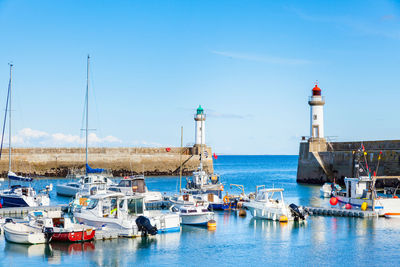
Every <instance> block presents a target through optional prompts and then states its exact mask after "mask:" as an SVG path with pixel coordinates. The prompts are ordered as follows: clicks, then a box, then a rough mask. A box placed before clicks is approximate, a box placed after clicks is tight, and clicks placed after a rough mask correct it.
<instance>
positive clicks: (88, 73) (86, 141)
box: [85, 55, 90, 174]
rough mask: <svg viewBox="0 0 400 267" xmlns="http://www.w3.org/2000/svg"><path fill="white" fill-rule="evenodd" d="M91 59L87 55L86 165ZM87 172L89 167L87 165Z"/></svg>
mask: <svg viewBox="0 0 400 267" xmlns="http://www.w3.org/2000/svg"><path fill="white" fill-rule="evenodd" d="M89 60H90V56H89V55H88V56H87V67H86V129H85V132H86V166H87V165H88V164H89V162H88V131H89ZM86 174H87V167H86Z"/></svg>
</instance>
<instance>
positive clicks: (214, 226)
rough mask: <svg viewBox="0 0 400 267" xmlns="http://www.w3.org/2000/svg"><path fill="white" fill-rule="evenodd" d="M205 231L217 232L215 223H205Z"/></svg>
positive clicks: (210, 221) (213, 221)
mask: <svg viewBox="0 0 400 267" xmlns="http://www.w3.org/2000/svg"><path fill="white" fill-rule="evenodd" d="M207 229H208V230H210V231H215V230H217V222H216V221H215V220H209V221H208V222H207Z"/></svg>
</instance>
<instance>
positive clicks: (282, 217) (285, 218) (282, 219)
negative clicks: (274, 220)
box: [279, 215, 288, 222]
mask: <svg viewBox="0 0 400 267" xmlns="http://www.w3.org/2000/svg"><path fill="white" fill-rule="evenodd" d="M287 221H288V218H287V217H286V216H285V215H282V216H281V217H279V222H287Z"/></svg>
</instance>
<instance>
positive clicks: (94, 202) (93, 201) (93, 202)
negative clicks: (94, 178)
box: [86, 199, 99, 210]
mask: <svg viewBox="0 0 400 267" xmlns="http://www.w3.org/2000/svg"><path fill="white" fill-rule="evenodd" d="M97 203H99V200H98V199H90V200H89V204H88V205H87V208H86V209H88V210H91V209H94V208H95V207H96V206H97Z"/></svg>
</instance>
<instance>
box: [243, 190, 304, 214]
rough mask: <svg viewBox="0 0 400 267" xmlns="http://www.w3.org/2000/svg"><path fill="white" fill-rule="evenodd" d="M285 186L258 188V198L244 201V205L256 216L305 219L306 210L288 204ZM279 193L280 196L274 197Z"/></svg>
mask: <svg viewBox="0 0 400 267" xmlns="http://www.w3.org/2000/svg"><path fill="white" fill-rule="evenodd" d="M283 191H284V189H283V188H265V187H264V186H263V187H262V188H261V189H259V190H257V192H256V198H255V199H254V200H250V201H249V202H244V203H243V207H245V208H246V209H248V210H249V211H250V213H251V215H252V216H253V217H254V218H259V219H267V220H273V221H294V220H297V221H300V220H305V218H306V212H305V210H304V209H303V208H299V207H297V206H296V205H295V204H290V205H289V206H287V205H286V203H285V200H284V198H283ZM276 195H279V197H278V198H274V197H275V196H276Z"/></svg>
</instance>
